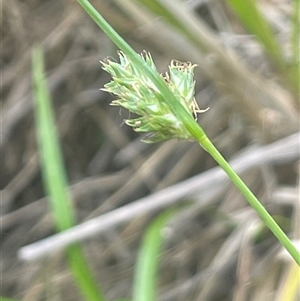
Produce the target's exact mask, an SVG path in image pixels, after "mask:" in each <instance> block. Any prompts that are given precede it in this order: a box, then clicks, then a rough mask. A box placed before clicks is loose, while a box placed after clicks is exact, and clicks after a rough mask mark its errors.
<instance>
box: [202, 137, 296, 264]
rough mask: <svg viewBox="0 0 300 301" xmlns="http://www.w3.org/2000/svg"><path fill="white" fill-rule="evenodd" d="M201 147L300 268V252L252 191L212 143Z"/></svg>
mask: <svg viewBox="0 0 300 301" xmlns="http://www.w3.org/2000/svg"><path fill="white" fill-rule="evenodd" d="M201 145H202V146H203V147H204V148H205V149H206V151H207V152H208V153H209V154H210V155H211V156H212V157H213V158H214V159H215V160H216V161H217V163H218V164H219V165H220V166H221V167H222V168H223V170H224V171H225V172H226V173H227V175H228V176H229V178H230V179H231V181H232V182H233V183H234V185H235V186H236V187H237V188H238V189H239V190H240V192H241V193H242V194H243V195H244V197H245V198H246V199H247V201H248V202H249V204H250V205H251V206H252V208H253V209H254V210H255V211H256V212H257V213H258V214H259V216H260V217H261V219H262V220H263V221H264V223H265V224H266V226H267V227H268V228H269V229H270V230H271V231H272V232H273V234H274V235H275V236H276V237H277V238H278V240H279V241H280V243H281V244H282V245H283V246H284V247H285V248H286V250H287V251H288V252H289V253H290V255H291V256H292V257H293V258H294V259H295V261H296V262H297V264H298V265H299V266H300V252H299V251H298V250H297V248H296V247H295V246H294V244H293V243H292V242H291V240H290V239H289V238H288V237H287V235H286V234H285V233H284V232H283V230H282V229H281V228H280V227H279V226H278V224H277V223H276V222H275V220H274V219H273V218H272V216H271V215H270V214H269V213H268V211H267V210H266V209H265V207H264V206H263V205H262V204H261V203H260V201H259V200H258V199H257V198H256V196H255V195H254V194H253V193H252V191H251V190H250V189H249V188H248V187H247V185H246V184H245V183H244V182H243V180H242V179H241V178H240V177H239V176H238V175H237V174H236V172H235V171H234V170H233V169H232V168H231V166H230V165H229V164H228V163H227V161H226V160H225V159H224V158H223V156H222V155H221V154H220V153H219V151H218V150H217V149H216V148H215V146H214V145H213V144H212V143H211V141H210V140H209V139H208V138H207V137H206V138H204V139H203V138H202V141H201Z"/></svg>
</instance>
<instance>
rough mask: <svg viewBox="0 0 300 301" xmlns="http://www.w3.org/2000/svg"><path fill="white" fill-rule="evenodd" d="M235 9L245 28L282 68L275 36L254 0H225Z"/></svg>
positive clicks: (282, 62)
mask: <svg viewBox="0 0 300 301" xmlns="http://www.w3.org/2000/svg"><path fill="white" fill-rule="evenodd" d="M227 2H228V3H229V4H230V5H231V7H232V9H233V10H234V11H235V13H236V14H237V16H238V17H239V18H240V20H241V21H242V22H243V23H244V25H245V26H246V27H247V29H248V30H249V31H250V32H251V33H252V34H254V35H255V36H256V38H257V39H258V40H259V41H260V42H261V44H262V45H263V46H264V48H265V50H266V51H267V52H268V53H269V55H270V56H271V57H272V58H273V60H274V61H275V62H276V63H277V64H278V66H279V67H280V68H284V66H285V60H284V57H283V55H282V51H281V48H280V45H279V43H278V42H277V40H276V38H275V34H274V33H273V32H272V29H271V28H270V26H269V24H268V22H267V21H266V19H265V18H264V16H263V15H262V14H261V12H260V10H259V8H258V6H257V4H256V0H248V1H241V0H227Z"/></svg>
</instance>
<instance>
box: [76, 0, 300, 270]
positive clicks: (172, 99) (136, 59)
mask: <svg viewBox="0 0 300 301" xmlns="http://www.w3.org/2000/svg"><path fill="white" fill-rule="evenodd" d="M77 1H78V2H79V3H80V4H81V5H82V7H83V8H84V9H85V10H86V12H87V13H88V14H89V15H90V16H91V17H92V19H93V20H94V21H95V22H96V23H97V24H98V26H99V27H100V28H101V29H102V30H103V31H104V32H105V33H106V34H107V36H108V37H109V38H110V39H111V40H112V41H113V42H114V43H115V44H116V45H117V46H118V47H119V48H120V49H121V50H122V51H123V52H124V53H125V54H126V55H127V56H128V58H129V59H130V60H131V61H132V63H134V64H135V65H136V67H137V68H139V69H140V70H141V71H142V72H144V74H145V75H146V76H147V77H148V78H149V79H150V80H151V81H152V82H153V84H154V85H155V86H156V87H157V89H158V90H159V91H160V93H161V95H162V97H163V100H164V101H165V102H166V103H167V104H168V105H169V106H170V108H171V109H172V111H173V113H174V114H175V116H177V118H178V120H180V121H181V122H182V123H183V124H184V126H185V127H186V129H187V130H188V131H189V132H190V134H191V135H192V136H193V137H194V138H195V139H196V140H197V141H198V142H199V143H200V145H201V146H202V147H203V148H204V149H205V150H206V151H207V152H208V153H210V154H211V156H212V157H213V158H214V159H215V160H216V161H217V162H218V164H219V165H220V166H221V167H222V168H223V169H224V171H225V172H226V173H227V174H228V176H229V177H230V179H231V180H232V182H233V183H234V184H235V185H236V186H237V188H238V189H239V190H240V191H241V193H242V194H243V195H244V196H245V198H246V199H247V200H248V202H249V203H250V205H251V206H252V207H253V208H254V209H255V210H256V211H257V213H258V214H259V216H260V217H261V218H262V220H263V221H264V222H265V224H266V225H267V226H268V227H269V229H270V230H271V231H272V232H273V233H274V235H275V236H276V237H277V238H278V240H279V241H280V243H281V244H282V245H283V246H284V247H285V248H286V249H287V251H288V252H289V253H290V254H291V256H292V257H293V258H294V259H295V261H296V262H297V264H298V265H300V252H299V251H298V250H297V249H296V247H295V246H294V245H293V243H292V242H291V241H290V239H289V238H288V237H287V236H286V234H285V233H284V232H283V231H282V229H281V228H280V227H279V226H278V224H277V223H276V222H275V221H274V220H273V218H272V217H271V215H270V214H269V213H268V212H267V210H266V209H265V208H264V207H263V205H262V204H261V203H260V202H259V200H258V199H257V198H256V197H255V196H254V194H253V193H252V192H251V191H250V190H249V188H248V187H247V186H246V184H245V183H244V182H243V181H242V180H241V178H240V177H239V176H238V175H237V174H236V173H235V171H234V170H233V169H232V168H231V166H230V165H229V164H228V163H227V161H226V160H225V159H224V158H223V157H222V155H221V154H220V153H219V152H218V150H217V149H216V148H215V147H214V145H213V144H212V143H211V141H210V140H209V139H208V137H207V136H206V134H205V132H204V130H203V129H202V128H201V127H200V125H199V124H198V123H197V122H196V121H195V120H194V119H193V116H192V115H191V114H190V113H189V112H188V111H187V110H186V109H185V108H184V107H183V106H182V105H181V104H180V102H179V101H178V99H177V98H176V96H175V95H174V94H173V93H172V91H171V90H170V89H169V87H168V86H167V84H166V82H165V81H164V80H163V79H162V78H161V77H160V76H158V75H157V74H156V73H155V72H154V71H153V70H151V68H149V67H148V66H147V64H146V63H145V61H144V60H143V59H142V58H141V57H140V56H139V55H138V54H137V53H136V52H135V51H134V50H133V49H132V48H131V46H130V45H129V44H128V43H126V41H124V39H122V38H121V37H120V36H119V35H118V33H117V32H116V31H115V30H114V29H113V28H112V27H111V26H110V25H109V24H108V23H107V22H106V20H105V19H104V18H103V17H102V16H101V15H100V14H99V13H98V12H97V10H96V9H95V8H94V7H93V6H92V5H91V4H90V3H89V2H88V1H87V0H77Z"/></svg>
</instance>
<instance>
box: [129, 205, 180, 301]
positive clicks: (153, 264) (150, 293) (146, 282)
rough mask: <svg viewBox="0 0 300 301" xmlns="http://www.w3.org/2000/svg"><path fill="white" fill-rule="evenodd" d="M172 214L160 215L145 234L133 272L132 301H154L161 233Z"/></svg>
mask: <svg viewBox="0 0 300 301" xmlns="http://www.w3.org/2000/svg"><path fill="white" fill-rule="evenodd" d="M177 210H178V209H177ZM174 214H175V210H174V209H172V210H168V211H166V212H164V213H162V214H161V215H159V216H158V217H157V218H156V219H155V220H154V221H153V222H152V223H151V225H150V226H149V227H148V229H147V231H146V233H145V236H144V239H143V242H142V246H141V248H140V251H139V257H138V261H137V265H136V270H135V280H134V292H133V301H153V300H156V294H157V292H156V287H157V278H158V275H157V274H158V264H159V255H160V254H161V247H162V243H163V239H164V237H163V233H162V232H163V228H164V226H165V224H166V223H167V222H168V221H169V219H170V218H171V217H173V216H174Z"/></svg>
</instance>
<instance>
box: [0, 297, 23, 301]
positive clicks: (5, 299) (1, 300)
mask: <svg viewBox="0 0 300 301" xmlns="http://www.w3.org/2000/svg"><path fill="white" fill-rule="evenodd" d="M0 301H21V300H19V299H14V298H8V297H3V296H0Z"/></svg>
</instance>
